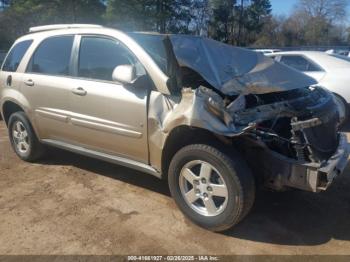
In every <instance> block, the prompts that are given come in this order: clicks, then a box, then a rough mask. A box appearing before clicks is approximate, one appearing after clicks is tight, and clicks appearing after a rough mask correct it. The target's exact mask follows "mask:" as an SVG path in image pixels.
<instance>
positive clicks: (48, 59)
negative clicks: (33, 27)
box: [27, 36, 74, 76]
mask: <svg viewBox="0 0 350 262" xmlns="http://www.w3.org/2000/svg"><path fill="white" fill-rule="evenodd" d="M73 40H74V36H57V37H51V38H48V39H46V40H44V41H43V42H42V43H41V44H40V45H39V47H38V48H37V50H36V51H35V53H34V55H33V56H32V58H31V60H30V62H29V65H28V68H27V72H28V73H39V74H45V75H57V76H61V75H68V74H69V64H70V57H71V52H72V46H73Z"/></svg>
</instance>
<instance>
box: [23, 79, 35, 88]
mask: <svg viewBox="0 0 350 262" xmlns="http://www.w3.org/2000/svg"><path fill="white" fill-rule="evenodd" d="M24 83H25V84H26V85H27V86H34V81H33V80H32V79H28V80H27V81H24Z"/></svg>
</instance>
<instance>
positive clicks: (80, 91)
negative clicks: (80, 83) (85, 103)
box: [72, 87, 87, 96]
mask: <svg viewBox="0 0 350 262" xmlns="http://www.w3.org/2000/svg"><path fill="white" fill-rule="evenodd" d="M72 93H73V94H75V95H78V96H85V95H86V94H87V92H86V90H85V89H84V88H82V87H78V88H73V89H72Z"/></svg>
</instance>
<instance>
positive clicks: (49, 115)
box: [35, 109, 68, 122]
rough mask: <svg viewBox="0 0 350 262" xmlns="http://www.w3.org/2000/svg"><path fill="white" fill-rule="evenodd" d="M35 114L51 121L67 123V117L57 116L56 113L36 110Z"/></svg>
mask: <svg viewBox="0 0 350 262" xmlns="http://www.w3.org/2000/svg"><path fill="white" fill-rule="evenodd" d="M35 113H37V114H38V115H40V116H42V117H46V118H51V119H54V120H58V121H61V122H67V121H68V116H65V115H61V114H57V113H52V112H48V111H44V110H40V109H36V110H35Z"/></svg>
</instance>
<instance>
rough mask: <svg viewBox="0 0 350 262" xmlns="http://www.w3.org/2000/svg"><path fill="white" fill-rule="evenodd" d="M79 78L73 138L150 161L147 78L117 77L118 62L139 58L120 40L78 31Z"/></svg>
mask: <svg viewBox="0 0 350 262" xmlns="http://www.w3.org/2000/svg"><path fill="white" fill-rule="evenodd" d="M79 38H80V44H79V48H78V50H77V56H76V62H75V64H76V69H75V76H76V79H75V80H74V81H72V85H73V89H72V91H71V94H70V101H71V109H72V117H71V123H72V125H73V128H74V139H73V140H74V141H76V142H77V143H79V145H81V146H83V147H87V148H90V149H93V150H96V151H100V152H106V153H109V154H113V155H118V156H122V157H127V158H131V159H133V160H136V161H140V162H144V163H147V162H148V144H147V97H148V92H149V87H150V86H149V84H150V82H148V81H149V80H148V78H147V77H140V79H139V80H138V81H136V83H135V84H133V85H123V84H121V83H118V82H114V81H113V80H112V73H113V70H114V69H115V67H116V66H118V65H134V66H135V67H136V70H137V72H138V74H139V75H140V76H141V75H144V74H145V70H144V69H143V67H142V65H141V64H140V62H139V61H138V60H137V59H136V57H135V56H134V55H133V53H132V52H131V51H130V50H129V49H128V48H127V47H126V46H124V45H123V44H122V43H121V42H120V41H118V40H116V39H111V38H108V37H104V36H88V35H82V36H79Z"/></svg>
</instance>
